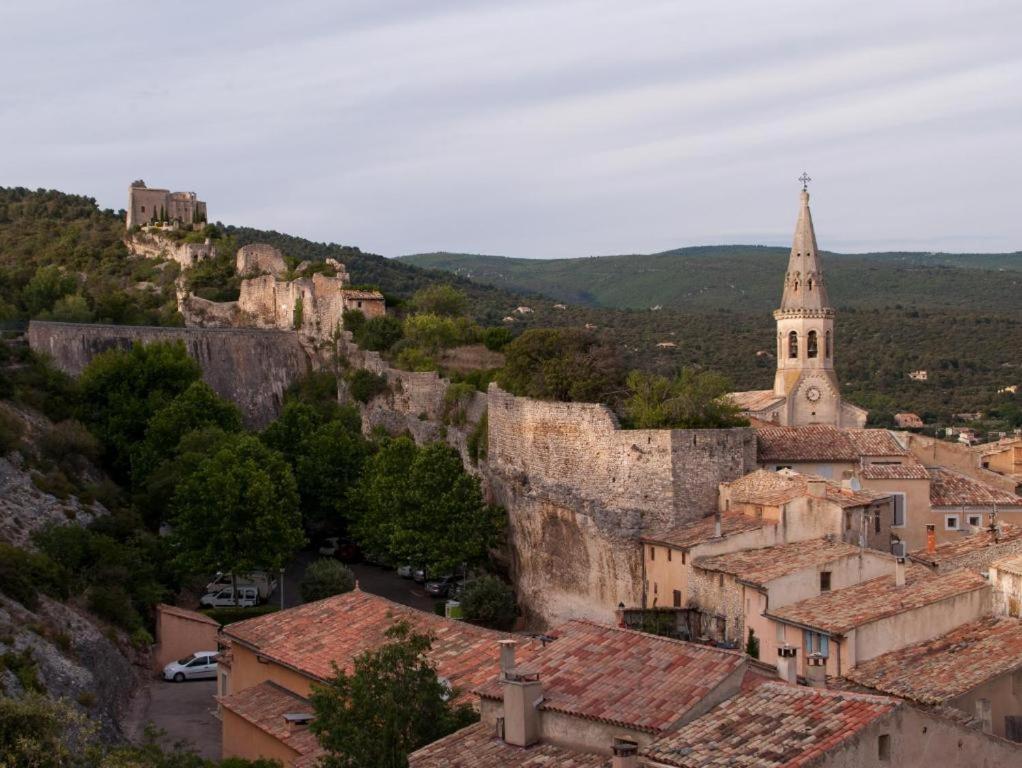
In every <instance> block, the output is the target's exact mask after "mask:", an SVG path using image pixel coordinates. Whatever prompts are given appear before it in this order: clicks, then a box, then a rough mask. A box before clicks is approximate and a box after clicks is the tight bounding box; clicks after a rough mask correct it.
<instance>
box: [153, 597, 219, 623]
mask: <svg viewBox="0 0 1022 768" xmlns="http://www.w3.org/2000/svg"><path fill="white" fill-rule="evenodd" d="M156 610H157V611H158V612H159V613H165V614H167V615H168V616H177V617H178V618H179V619H188V620H189V621H195V622H198V623H199V624H211V625H213V626H214V627H219V626H220V622H218V621H214V620H213V619H211V618H209V616H207V615H206V614H204V613H199V612H198V611H189V610H188V609H187V608H178V607H177V606H176V605H167V604H166V603H160V604H159V605H157V606H156Z"/></svg>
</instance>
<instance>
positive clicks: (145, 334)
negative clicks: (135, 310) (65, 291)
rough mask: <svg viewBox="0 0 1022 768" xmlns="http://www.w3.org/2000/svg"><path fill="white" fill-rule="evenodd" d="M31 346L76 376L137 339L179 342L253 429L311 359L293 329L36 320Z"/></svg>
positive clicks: (271, 414) (273, 411) (273, 412)
mask: <svg viewBox="0 0 1022 768" xmlns="http://www.w3.org/2000/svg"><path fill="white" fill-rule="evenodd" d="M28 340H29V345H30V346H31V347H32V349H33V350H35V351H36V352H42V353H45V354H47V355H49V356H50V357H51V358H52V359H53V361H54V363H55V364H56V365H57V367H58V368H60V370H62V371H64V372H66V373H69V374H71V375H74V376H77V375H78V374H79V373H81V372H82V369H84V368H85V366H86V365H88V363H89V361H90V360H92V358H94V357H95V356H96V355H98V354H99V353H101V352H104V351H106V350H108V349H116V348H122V349H123V348H128V347H130V346H131V345H132V344H134V343H136V342H138V343H140V344H150V343H152V342H155V341H180V342H182V343H183V344H184V345H185V349H187V350H188V354H189V355H191V356H192V357H193V358H194V359H195V360H196V361H197V362H198V363H199V365H200V366H202V377H203V379H204V380H205V381H206V383H207V384H209V385H210V386H211V387H212V388H213V389H214V390H215V391H216V392H217V394H219V395H221V396H222V397H225V398H227V399H228V400H231V401H232V402H234V403H235V404H237V406H238V407H239V408H240V409H241V412H242V416H243V417H244V419H245V422H246V424H247V425H248V426H250V427H263V426H265V425H266V424H268V423H269V422H270V421H272V420H273V419H274V418H276V416H277V414H278V413H279V412H280V408H281V405H282V403H283V399H284V391H285V390H286V389H287V388H288V387H289V386H290V385H291V384H292V383H293V382H295V381H297V380H298V379H300V378H301V377H302V376H304V375H305V374H306V373H307V372H308V371H309V370H310V368H311V366H312V364H313V361H312V359H311V358H310V355H309V352H307V351H306V349H305V348H303V346H302V344H301V342H300V340H299V338H298V335H297V334H295V333H293V332H290V331H257V330H251V329H242V328H153V327H143V326H121V325H84V324H76V323H49V322H39V321H35V320H33V321H32V322H31V323H30V325H29V329H28Z"/></svg>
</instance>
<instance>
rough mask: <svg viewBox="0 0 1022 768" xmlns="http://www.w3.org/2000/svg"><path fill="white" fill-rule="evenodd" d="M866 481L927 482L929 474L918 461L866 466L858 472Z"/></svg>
mask: <svg viewBox="0 0 1022 768" xmlns="http://www.w3.org/2000/svg"><path fill="white" fill-rule="evenodd" d="M860 475H861V476H862V477H863V478H864V479H866V480H929V479H930V473H929V472H927V471H926V467H924V466H923V465H922V464H920V463H919V462H918V461H915V460H910V461H906V462H905V463H904V464H866V465H865V466H863V468H862V470H861V471H860Z"/></svg>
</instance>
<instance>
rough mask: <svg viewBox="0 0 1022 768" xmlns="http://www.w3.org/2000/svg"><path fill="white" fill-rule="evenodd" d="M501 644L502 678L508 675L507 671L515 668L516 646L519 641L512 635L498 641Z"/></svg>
mask: <svg viewBox="0 0 1022 768" xmlns="http://www.w3.org/2000/svg"><path fill="white" fill-rule="evenodd" d="M497 645H499V646H500V679H501V680H503V679H504V678H505V677H507V673H508V672H510V671H511V670H512V669H514V668H515V647H516V646H517V645H518V642H517V641H515V640H512V639H511V638H510V637H507V638H504V639H503V640H500V641H498V643H497Z"/></svg>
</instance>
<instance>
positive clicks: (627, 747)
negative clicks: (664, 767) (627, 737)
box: [610, 739, 639, 768]
mask: <svg viewBox="0 0 1022 768" xmlns="http://www.w3.org/2000/svg"><path fill="white" fill-rule="evenodd" d="M610 768H639V745H638V744H636V743H635V742H634V741H622V740H620V739H614V757H613V759H612V760H611V761H610Z"/></svg>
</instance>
